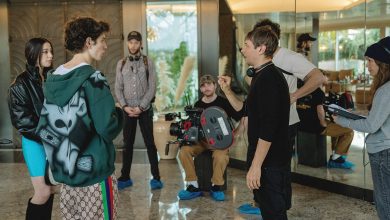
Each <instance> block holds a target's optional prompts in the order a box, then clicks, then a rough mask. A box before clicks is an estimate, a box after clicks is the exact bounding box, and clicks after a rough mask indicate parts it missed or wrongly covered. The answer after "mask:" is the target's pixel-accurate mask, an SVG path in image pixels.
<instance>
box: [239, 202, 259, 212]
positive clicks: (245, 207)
mask: <svg viewBox="0 0 390 220" xmlns="http://www.w3.org/2000/svg"><path fill="white" fill-rule="evenodd" d="M238 211H239V212H240V213H241V214H250V215H261V211H260V208H259V207H256V206H253V205H252V204H250V203H245V204H243V205H241V206H240V207H238Z"/></svg>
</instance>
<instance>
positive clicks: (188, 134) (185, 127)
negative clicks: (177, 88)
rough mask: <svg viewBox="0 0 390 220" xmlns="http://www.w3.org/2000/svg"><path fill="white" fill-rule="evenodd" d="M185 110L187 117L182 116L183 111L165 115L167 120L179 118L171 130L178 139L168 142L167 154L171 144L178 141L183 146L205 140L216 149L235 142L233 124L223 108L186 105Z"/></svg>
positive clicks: (173, 123)
mask: <svg viewBox="0 0 390 220" xmlns="http://www.w3.org/2000/svg"><path fill="white" fill-rule="evenodd" d="M184 111H185V114H186V116H187V117H186V118H182V117H181V113H168V114H166V115H165V120H166V121H172V120H174V119H178V122H172V124H171V126H170V131H169V132H170V134H171V135H172V136H176V137H177V140H174V141H169V142H168V143H167V145H166V147H165V154H168V152H169V145H170V144H174V143H178V144H179V147H181V146H183V145H192V144H195V143H197V142H198V141H204V142H206V143H207V144H208V146H209V147H210V148H214V149H226V148H228V147H229V146H230V145H231V144H232V143H233V126H232V125H231V123H230V122H229V121H228V117H227V115H226V112H225V111H224V110H223V109H221V108H218V107H209V108H206V109H202V108H195V107H192V106H186V107H185V108H184Z"/></svg>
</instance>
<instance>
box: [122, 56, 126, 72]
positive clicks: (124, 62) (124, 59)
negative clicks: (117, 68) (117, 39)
mask: <svg viewBox="0 0 390 220" xmlns="http://www.w3.org/2000/svg"><path fill="white" fill-rule="evenodd" d="M126 58H127V57H124V58H123V59H122V65H121V72H122V69H123V66H124V65H125V64H126Z"/></svg>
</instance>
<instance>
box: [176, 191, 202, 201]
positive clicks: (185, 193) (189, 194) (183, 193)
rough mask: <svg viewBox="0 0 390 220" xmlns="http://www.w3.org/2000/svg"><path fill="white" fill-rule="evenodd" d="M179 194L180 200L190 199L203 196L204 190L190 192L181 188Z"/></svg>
mask: <svg viewBox="0 0 390 220" xmlns="http://www.w3.org/2000/svg"><path fill="white" fill-rule="evenodd" d="M178 196H179V199H180V200H190V199H194V198H196V197H199V196H202V192H190V191H187V190H181V191H180V192H179V194H178Z"/></svg>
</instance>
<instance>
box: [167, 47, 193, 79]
mask: <svg viewBox="0 0 390 220" xmlns="http://www.w3.org/2000/svg"><path fill="white" fill-rule="evenodd" d="M187 56H188V46H187V43H186V42H185V41H182V42H180V45H179V47H178V48H176V49H175V50H174V51H173V56H172V57H171V58H170V59H167V63H168V65H169V66H170V69H169V72H171V73H172V78H173V80H174V81H175V84H177V81H178V80H179V77H180V71H181V66H182V65H183V63H184V59H185V58H186V57H187Z"/></svg>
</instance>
